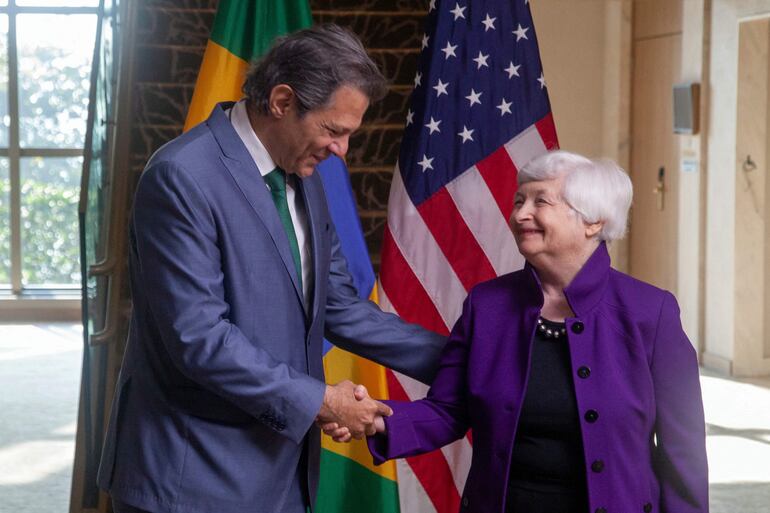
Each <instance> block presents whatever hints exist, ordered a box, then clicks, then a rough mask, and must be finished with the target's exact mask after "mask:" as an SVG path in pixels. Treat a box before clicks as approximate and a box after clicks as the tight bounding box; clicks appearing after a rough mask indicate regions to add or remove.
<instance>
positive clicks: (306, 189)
mask: <svg viewBox="0 0 770 513" xmlns="http://www.w3.org/2000/svg"><path fill="white" fill-rule="evenodd" d="M317 173H318V171H316V172H315V173H314V174H313V175H312V176H310V177H308V178H303V179H301V180H297V183H298V184H299V190H300V191H301V192H302V200H303V201H304V202H305V212H306V213H307V224H308V231H309V232H310V248H311V250H310V254H311V255H312V258H313V262H312V265H313V302H312V304H311V305H310V310H311V312H312V313H310V314H309V318H310V322H311V323H312V321H313V320H314V319H315V318H316V315H317V313H318V307H319V304H320V299H321V298H320V297H319V296H320V293H321V283H320V280H321V279H322V277H321V252H320V246H321V236H322V235H323V232H322V231H321V230H322V228H323V227H322V226H321V215H320V212H319V208H320V205H319V204H318V203H319V202H318V199H317V198H318V197H319V191H318V190H317V188H318V187H323V185H321V183H320V179H319V177H318V174H317Z"/></svg>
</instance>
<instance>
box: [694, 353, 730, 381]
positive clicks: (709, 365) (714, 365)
mask: <svg viewBox="0 0 770 513" xmlns="http://www.w3.org/2000/svg"><path fill="white" fill-rule="evenodd" d="M701 365H703V367H705V368H706V369H708V370H710V371H713V372H715V373H717V374H720V375H722V376H732V375H733V361H732V360H730V359H728V358H725V357H724V356H719V355H716V354H714V353H709V352H708V351H704V352H703V353H702V354H701Z"/></svg>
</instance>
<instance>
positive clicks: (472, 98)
mask: <svg viewBox="0 0 770 513" xmlns="http://www.w3.org/2000/svg"><path fill="white" fill-rule="evenodd" d="M482 94H484V93H477V92H476V91H474V90H473V89H471V94H469V95H468V96H466V97H465V98H467V99H468V101H469V102H471V104H470V105H469V107H473V104H474V103H478V104H479V105H481V100H479V97H481V95H482Z"/></svg>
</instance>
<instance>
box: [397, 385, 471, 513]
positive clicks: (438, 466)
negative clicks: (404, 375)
mask: <svg viewBox="0 0 770 513" xmlns="http://www.w3.org/2000/svg"><path fill="white" fill-rule="evenodd" d="M386 375H387V380H388V397H390V398H391V399H393V400H396V401H409V396H407V395H406V391H405V390H404V388H403V387H402V386H401V383H399V381H398V378H396V376H394V375H393V372H392V371H387V372H386ZM406 462H407V463H408V464H409V466H410V467H411V468H412V472H414V475H415V476H416V477H417V480H418V481H420V484H421V485H422V487H423V488H424V489H425V493H426V494H427V495H428V497H429V498H430V501H431V502H432V503H433V507H435V508H436V511H437V512H438V513H456V512H457V511H458V510H459V509H460V493H459V492H458V490H457V488H456V487H455V485H454V478H453V477H452V470H451V469H450V468H449V464H448V463H447V461H446V458H445V457H444V455H443V454H442V452H441V451H439V450H436V451H431V452H429V453H427V454H423V455H421V456H414V457H412V458H407V459H406Z"/></svg>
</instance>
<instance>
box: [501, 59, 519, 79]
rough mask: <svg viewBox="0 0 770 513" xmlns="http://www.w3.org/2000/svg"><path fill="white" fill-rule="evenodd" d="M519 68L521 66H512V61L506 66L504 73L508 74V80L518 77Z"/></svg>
mask: <svg viewBox="0 0 770 513" xmlns="http://www.w3.org/2000/svg"><path fill="white" fill-rule="evenodd" d="M520 67H521V64H519V65H518V66H514V64H513V61H511V63H510V64H509V65H508V67H507V68H505V70H504V71H507V72H508V78H513V77H518V76H519V68H520Z"/></svg>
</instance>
